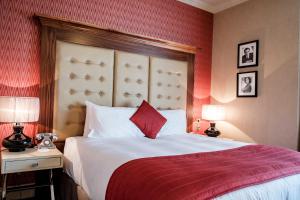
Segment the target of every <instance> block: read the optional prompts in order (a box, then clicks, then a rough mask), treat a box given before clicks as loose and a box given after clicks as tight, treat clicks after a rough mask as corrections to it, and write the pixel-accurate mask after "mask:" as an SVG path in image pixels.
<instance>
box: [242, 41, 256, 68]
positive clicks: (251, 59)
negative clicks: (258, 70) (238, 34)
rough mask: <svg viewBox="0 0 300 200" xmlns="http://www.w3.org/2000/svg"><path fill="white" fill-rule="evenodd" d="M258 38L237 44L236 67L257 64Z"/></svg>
mask: <svg viewBox="0 0 300 200" xmlns="http://www.w3.org/2000/svg"><path fill="white" fill-rule="evenodd" d="M258 43H259V42H258V40H255V41H251V42H246V43H241V44H239V45H238V68H243V67H254V66H258V46H259V44H258Z"/></svg>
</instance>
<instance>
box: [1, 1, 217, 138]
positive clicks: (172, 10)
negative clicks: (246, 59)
mask: <svg viewBox="0 0 300 200" xmlns="http://www.w3.org/2000/svg"><path fill="white" fill-rule="evenodd" d="M0 8H1V12H0V19H1V21H0V38H1V39H0V46H1V48H0V58H1V59H0V95H1V96H3V95H7V96H38V95H39V90H38V86H39V59H40V35H39V29H38V26H37V24H36V23H35V21H34V20H33V18H32V16H33V14H34V13H41V14H46V15H50V16H55V17H64V18H67V19H70V20H75V21H80V22H85V23H89V24H94V25H97V26H99V27H104V28H110V29H115V30H119V31H123V32H128V33H134V34H141V35H144V36H151V37H155V38H161V39H165V40H170V41H175V42H179V43H183V44H189V45H193V46H197V47H201V48H203V50H202V51H201V52H198V53H197V55H196V66H195V94H194V95H195V104H194V108H195V114H194V115H195V117H199V115H200V105H201V104H202V103H208V102H209V94H210V73H211V51H212V29H213V15H212V14H210V13H207V12H205V11H202V10H199V9H196V8H193V7H191V6H188V5H185V4H183V3H181V2H178V1H175V0H49V1H40V0H0ZM35 128H36V127H35V125H34V124H31V125H27V126H26V127H25V131H26V133H27V134H28V135H32V134H33V133H34V131H35ZM9 132H10V127H9V125H4V124H2V125H1V126H0V139H1V138H3V137H4V136H6V135H8V134H9Z"/></svg>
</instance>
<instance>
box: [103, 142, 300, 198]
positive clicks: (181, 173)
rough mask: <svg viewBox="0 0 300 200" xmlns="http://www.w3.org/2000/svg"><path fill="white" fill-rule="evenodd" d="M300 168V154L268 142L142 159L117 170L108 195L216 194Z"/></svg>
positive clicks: (270, 178)
mask: <svg viewBox="0 0 300 200" xmlns="http://www.w3.org/2000/svg"><path fill="white" fill-rule="evenodd" d="M298 173H300V153H298V152H296V151H292V150H288V149H284V148H278V147H270V146H264V145H248V146H244V147H239V148H235V149H229V150H224V151H215V152H208V153H194V154H187V155H178V156H162V157H153V158H142V159H136V160H132V161H129V162H127V163H125V164H124V165H122V166H121V167H119V168H118V169H116V171H115V172H114V173H113V175H112V177H111V178H110V181H109V184H108V187H107V191H106V200H162V199H166V200H183V199H197V200H200V199H212V198H215V197H218V196H220V195H223V194H225V193H228V192H232V191H234V190H238V189H241V188H244V187H247V186H251V185H256V184H261V183H264V182H267V181H271V180H274V179H278V178H282V177H286V176H289V175H294V174H298Z"/></svg>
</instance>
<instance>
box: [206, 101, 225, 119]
mask: <svg viewBox="0 0 300 200" xmlns="http://www.w3.org/2000/svg"><path fill="white" fill-rule="evenodd" d="M202 119H205V120H209V121H220V120H224V119H225V109H224V107H223V106H220V105H203V106H202Z"/></svg>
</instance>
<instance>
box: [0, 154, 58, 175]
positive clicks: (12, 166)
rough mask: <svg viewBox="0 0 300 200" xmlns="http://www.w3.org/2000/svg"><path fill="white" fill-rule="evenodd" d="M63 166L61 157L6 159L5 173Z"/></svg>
mask: <svg viewBox="0 0 300 200" xmlns="http://www.w3.org/2000/svg"><path fill="white" fill-rule="evenodd" d="M59 167H62V158H61V157H50V158H49V157H48V158H36V159H26V160H14V161H5V162H4V169H3V173H13V172H24V171H35V170H42V169H53V168H59Z"/></svg>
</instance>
